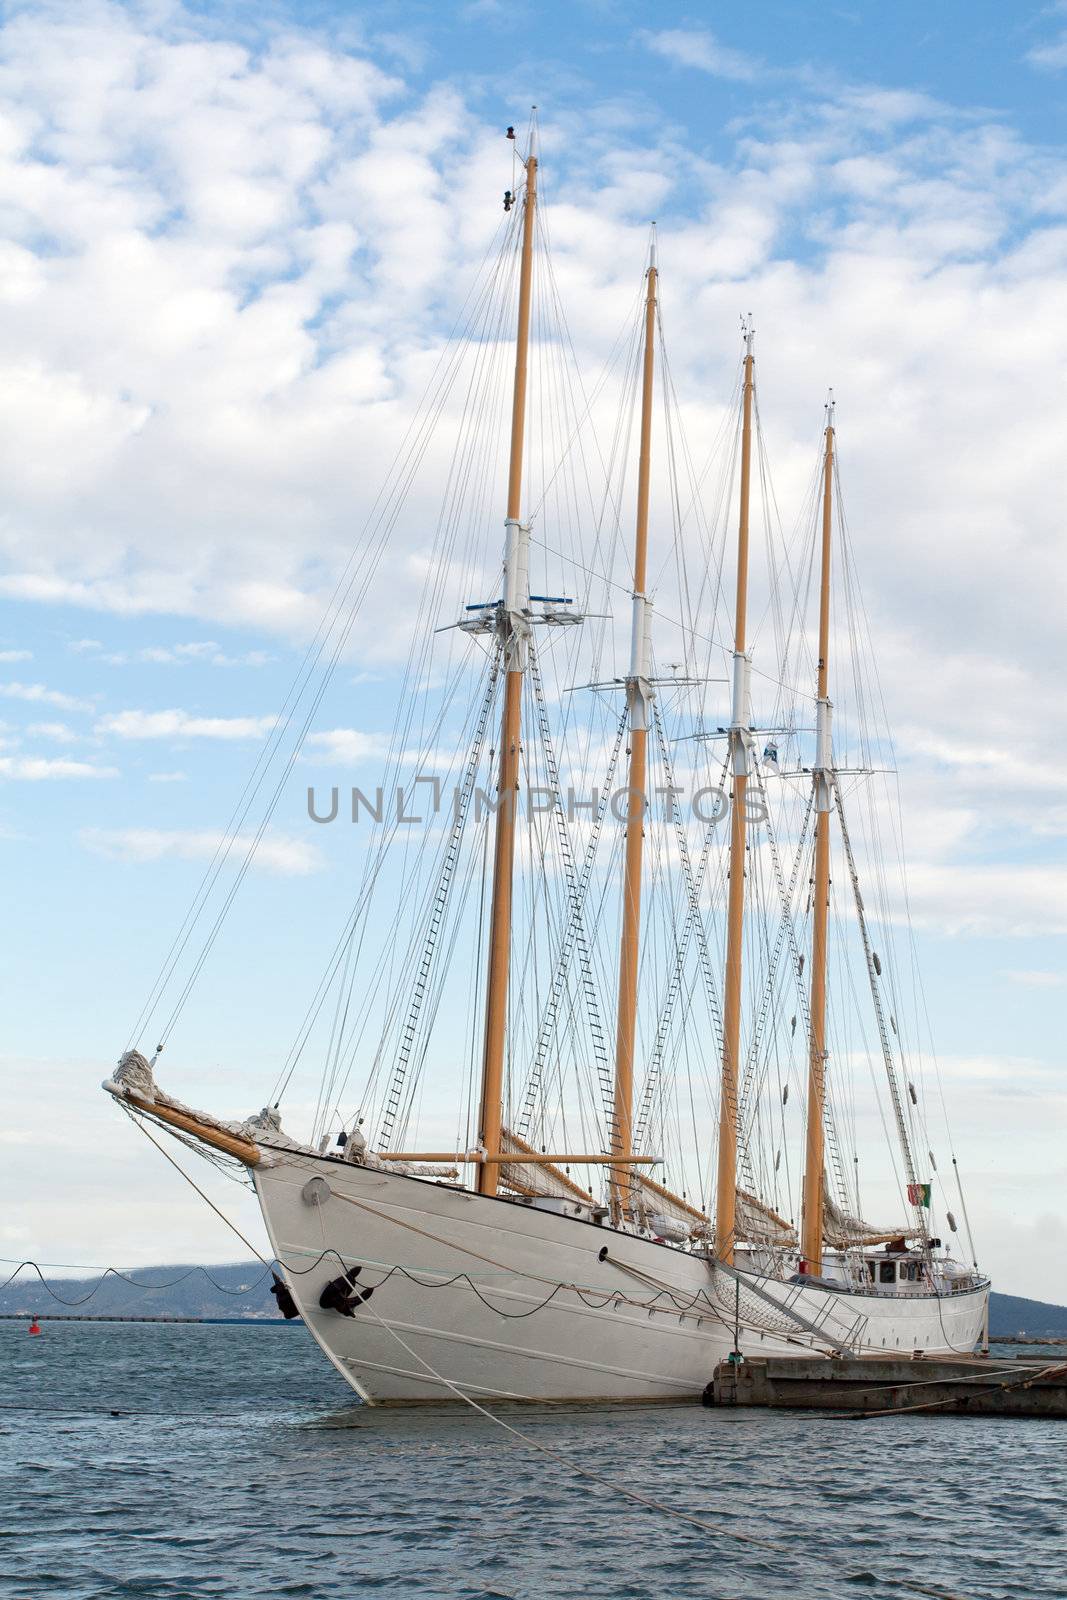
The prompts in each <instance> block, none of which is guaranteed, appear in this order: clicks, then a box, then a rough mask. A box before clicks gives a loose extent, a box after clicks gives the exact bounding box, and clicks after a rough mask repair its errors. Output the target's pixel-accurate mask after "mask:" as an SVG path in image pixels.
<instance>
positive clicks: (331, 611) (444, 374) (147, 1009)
mask: <svg viewBox="0 0 1067 1600" xmlns="http://www.w3.org/2000/svg"><path fill="white" fill-rule="evenodd" d="M499 232H500V230H499V229H498V230H497V236H498V235H499ZM495 237H496V236H495ZM495 237H494V241H493V243H491V244H490V246H489V248H488V249H487V251H486V256H485V257H484V258H483V261H482V264H481V267H480V268H479V276H480V275H481V273H482V271H483V270H484V267H485V262H486V261H487V260H488V259H489V257H490V255H491V254H492V252H493V246H494V244H495ZM477 287H478V280H477V279H476V281H475V284H474V285H472V288H471V290H470V292H469V293H468V295H467V297H466V300H465V301H464V304H463V306H462V307H461V309H460V312H459V314H458V316H457V320H456V323H455V325H454V326H453V329H452V333H450V335H449V336H448V337H449V340H450V339H451V338H452V336H453V335H454V334H455V332H456V329H457V328H458V327H459V326H460V321H461V319H462V316H463V312H464V311H465V310H466V308H467V306H468V305H469V304H470V303H471V300H472V298H473V297H474V296H475V292H476V290H477ZM483 293H484V291H483ZM478 304H479V302H478V301H476V303H475V310H474V311H473V312H472V314H471V319H469V320H468V324H467V328H468V329H469V327H470V326H472V324H473V317H474V315H475V314H476V311H477V306H478ZM459 348H462V347H459ZM457 365H458V357H457V353H456V348H454V347H450V346H449V344H448V342H447V341H446V344H445V348H444V350H443V351H442V354H441V355H440V357H439V358H438V362H437V365H436V367H435V369H434V371H433V373H432V374H431V376H430V378H429V380H428V382H427V385H426V388H425V390H424V392H423V395H422V398H421V399H420V401H419V405H418V407H417V408H416V412H415V416H414V417H413V419H412V422H411V424H410V425H409V427H408V429H407V432H406V433H405V435H404V438H403V440H402V441H401V443H400V444H399V445H398V447H397V450H396V454H395V455H394V458H393V461H392V463H391V464H390V467H389V470H388V472H387V473H386V477H385V480H384V482H383V484H382V486H381V488H380V489H379V491H378V494H377V496H376V498H375V501H374V503H373V505H372V506H371V509H370V511H369V512H368V514H367V518H366V521H365V522H364V526H363V529H362V531H361V534H360V539H359V540H358V541H357V544H356V547H355V549H353V551H352V552H351V554H350V555H349V558H348V560H347V562H346V563H345V566H344V568H343V569H342V571H341V574H340V576H339V577H338V579H337V582H336V584H335V586H334V590H333V594H332V595H331V597H330V600H329V602H328V604H327V607H326V610H325V612H324V613H323V616H322V619H321V620H320V622H319V624H318V626H317V627H316V630H315V633H314V634H313V635H312V638H311V640H310V642H309V644H308V646H307V650H306V651H305V655H304V658H303V661H302V662H301V665H300V666H299V667H298V669H297V671H296V673H295V675H294V677H293V680H292V683H291V685H290V688H289V690H288V692H287V695H286V698H285V701H284V702H283V704H282V707H281V710H280V711H279V713H278V716H277V718H276V719H275V722H274V725H273V727H272V729H271V731H270V733H269V734H268V736H267V739H266V740H265V741H264V744H263V747H262V749H261V750H260V753H259V756H258V757H257V760H256V763H255V766H254V767H253V769H252V772H251V774H250V775H249V778H248V779H247V780H246V783H245V787H244V789H243V790H242V793H241V795H240V797H239V798H238V801H237V804H236V806H235V807H234V810H233V812H232V814H231V817H230V821H229V822H228V824H227V827H226V830H225V832H224V834H223V836H222V837H221V838H220V842H219V845H218V847H217V848H216V851H215V854H214V855H213V857H212V859H211V861H210V862H209V863H208V866H207V867H206V868H205V871H204V875H203V878H202V879H201V882H200V885H199V887H198V889H197V890H196V893H195V894H194V896H193V899H192V901H191V902H190V905H189V908H188V910H187V911H186V914H185V917H184V918H183V921H182V924H181V926H180V927H179V929H178V932H177V934H176V935H175V938H174V941H173V942H172V944H171V947H170V950H169V951H168V953H167V955H166V956H165V958H164V960H163V963H162V965H161V967H160V970H159V973H158V974H157V977H156V980H155V983H154V984H153V986H152V989H151V990H150V992H149V995H148V998H147V999H146V1001H145V1004H144V1006H143V1007H142V1010H141V1013H140V1015H139V1017H138V1019H137V1021H136V1023H135V1025H134V1028H133V1031H132V1033H131V1035H130V1039H129V1041H128V1044H127V1048H129V1046H130V1045H131V1044H133V1043H134V1042H135V1040H136V1039H138V1038H139V1037H140V1034H141V1032H142V1031H143V1029H144V1028H145V1027H147V1025H148V1022H149V1021H150V1020H151V1016H152V1012H153V1011H154V1009H155V1006H156V1005H157V1004H158V1002H159V1000H160V999H161V998H162V993H163V991H164V990H165V988H166V985H167V983H168V982H169V981H170V977H171V975H172V974H173V971H174V968H175V966H176V964H177V961H178V960H179V959H180V957H181V954H182V952H183V951H184V949H185V947H186V945H187V944H188V941H189V939H190V938H191V936H192V932H193V929H194V928H195V926H196V923H197V921H198V920H199V918H200V915H201V914H202V912H203V910H204V907H205V905H206V903H207V899H208V897H209V896H210V893H211V890H212V889H213V887H214V884H215V882H216V881H217V879H218V876H219V873H220V872H221V870H222V867H223V866H224V865H225V862H226V860H227V858H228V856H229V854H230V851H231V850H232V848H233V846H234V844H235V843H236V838H237V832H238V830H239V829H240V827H241V825H242V823H243V822H244V819H245V818H246V817H247V815H248V812H249V810H250V809H251V806H252V803H253V801H254V800H255V797H256V795H257V794H258V792H259V789H260V787H261V786H262V783H263V781H264V779H265V777H266V774H267V770H268V769H269V767H270V765H271V763H272V762H273V760H274V757H275V755H276V754H277V752H278V750H279V749H280V747H281V742H282V740H283V739H284V737H285V734H286V732H287V730H288V728H289V727H290V725H291V723H292V719H293V716H294V715H295V712H296V708H297V706H298V705H299V703H300V699H301V698H302V696H303V694H304V692H305V691H306V689H307V686H308V684H309V683H310V682H311V679H312V676H313V673H314V670H315V668H316V666H317V664H318V662H319V660H320V659H321V656H322V653H323V650H324V649H325V646H326V643H327V641H328V639H329V637H330V634H331V633H332V631H333V629H334V628H335V627H336V625H337V621H338V619H339V618H340V616H341V614H342V607H343V605H344V603H345V601H346V600H347V598H348V596H349V595H350V594H351V592H352V587H353V585H354V583H355V581H356V580H355V575H354V574H353V576H352V577H351V578H349V574H350V573H352V572H353V569H354V568H355V567H356V564H357V562H358V560H359V556H360V553H361V548H362V542H363V541H364V539H369V538H370V535H371V531H372V530H373V529H374V528H378V529H380V528H381V525H382V520H383V518H387V517H388V515H389V505H390V497H391V496H392V495H394V494H395V493H396V492H397V487H396V485H397V483H398V482H399V483H402V482H403V475H404V472H405V471H406V469H407V463H408V462H409V461H410V459H411V456H412V453H413V452H414V451H416V450H417V449H418V440H419V434H420V428H421V431H422V432H426V431H427V418H426V417H423V412H424V411H426V412H427V413H428V417H429V419H431V421H430V424H429V427H430V431H432V427H433V426H434V425H435V423H434V422H433V421H432V419H433V417H434V411H435V408H436V411H437V414H438V415H439V414H440V411H441V409H442V408H443V404H444V399H445V398H447V394H448V392H449V391H450V389H451V386H452V382H453V381H454V372H453V374H452V375H451V376H450V375H449V367H450V366H452V367H453V368H456V367H457ZM435 386H437V388H438V398H437V399H436V400H435V399H434V394H433V392H434V389H435ZM420 418H422V421H421V423H420ZM406 492H407V491H406V490H404V491H403V493H404V494H405V495H406ZM402 498H403V496H402ZM379 507H381V508H382V509H380V510H379V509H378V508H379ZM376 511H377V517H375V513H376ZM357 570H358V569H357ZM346 578H348V583H347V586H346V583H345V580H346ZM316 644H317V648H316ZM261 766H262V771H260V768H261ZM257 774H258V776H257ZM246 796H247V800H246ZM242 805H243V809H242ZM220 852H221V858H220Z"/></svg>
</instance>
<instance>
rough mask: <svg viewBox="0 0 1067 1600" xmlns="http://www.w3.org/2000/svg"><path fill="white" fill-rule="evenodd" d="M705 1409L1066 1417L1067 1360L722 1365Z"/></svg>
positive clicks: (887, 1359) (780, 1359)
mask: <svg viewBox="0 0 1067 1600" xmlns="http://www.w3.org/2000/svg"><path fill="white" fill-rule="evenodd" d="M704 1404H705V1405H707V1406H770V1407H780V1408H782V1409H786V1410H811V1411H847V1412H849V1413H851V1414H852V1415H855V1416H863V1417H875V1416H885V1415H887V1414H889V1413H891V1412H901V1413H902V1412H923V1411H927V1412H931V1411H956V1412H961V1411H962V1412H972V1413H974V1414H976V1415H981V1416H998V1417H1067V1359H1065V1360H1062V1361H1054V1362H1049V1361H1039V1360H1035V1359H1034V1358H1032V1357H1026V1358H1025V1359H1023V1358H1018V1357H1015V1358H1012V1357H1009V1358H1007V1359H1006V1360H1005V1359H1000V1360H997V1359H995V1358H990V1357H987V1356H963V1357H957V1358H951V1359H950V1358H942V1357H915V1358H912V1359H908V1358H906V1357H898V1356H884V1357H883V1356H872V1357H856V1358H850V1357H832V1358H826V1357H793V1356H755V1357H753V1358H752V1359H751V1360H749V1359H746V1360H742V1361H729V1360H728V1361H720V1363H719V1365H718V1366H717V1367H716V1369H715V1375H714V1377H713V1378H712V1380H711V1382H710V1383H709V1384H708V1386H707V1388H706V1389H705V1391H704Z"/></svg>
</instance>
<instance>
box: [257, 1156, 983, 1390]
mask: <svg viewBox="0 0 1067 1600" xmlns="http://www.w3.org/2000/svg"><path fill="white" fill-rule="evenodd" d="M311 1178H319V1179H322V1180H325V1183H326V1184H328V1186H329V1188H328V1191H327V1190H325V1189H322V1187H321V1185H316V1186H315V1187H316V1188H318V1189H319V1191H320V1195H321V1197H322V1200H323V1203H321V1204H316V1203H314V1201H311V1202H309V1200H308V1199H305V1198H304V1194H303V1191H304V1188H305V1186H306V1185H307V1183H308V1180H309V1179H311ZM255 1182H256V1189H257V1192H258V1194H259V1199H260V1204H261V1206H262V1209H263V1215H264V1218H265V1221H266V1224H267V1229H268V1232H269V1234H270V1238H271V1244H272V1247H273V1249H274V1252H275V1254H276V1256H277V1257H278V1260H279V1261H280V1262H281V1263H282V1265H283V1267H284V1269H285V1276H286V1280H287V1282H288V1284H289V1287H290V1289H291V1291H292V1294H293V1296H294V1299H295V1300H296V1303H297V1305H298V1307H299V1309H300V1313H301V1315H302V1317H303V1319H304V1321H305V1322H306V1323H307V1326H308V1328H309V1329H310V1331H311V1333H312V1335H313V1337H314V1338H315V1339H316V1341H317V1342H318V1344H319V1345H320V1346H321V1347H322V1349H323V1350H324V1351H325V1353H326V1355H327V1356H329V1358H330V1360H331V1361H332V1362H333V1364H334V1366H335V1367H336V1368H337V1370H338V1371H339V1372H340V1373H341V1374H342V1375H343V1376H344V1377H345V1378H346V1379H347V1381H348V1382H349V1383H350V1384H351V1385H352V1387H353V1388H354V1389H355V1390H356V1391H357V1392H358V1393H359V1394H360V1395H361V1396H362V1397H363V1399H365V1400H367V1401H369V1402H371V1403H373V1404H387V1403H394V1404H395V1403H403V1402H416V1401H422V1402H425V1401H441V1400H448V1399H454V1398H457V1395H456V1393H455V1390H453V1389H450V1388H449V1386H448V1385H449V1384H453V1385H455V1388H456V1389H458V1390H459V1391H461V1392H462V1393H463V1394H469V1395H473V1396H477V1397H480V1398H483V1399H484V1398H486V1397H491V1398H495V1399H501V1398H506V1399H512V1400H538V1401H547V1400H555V1401H583V1400H584V1401H589V1400H645V1401H649V1400H678V1399H687V1398H691V1397H693V1396H696V1395H699V1394H700V1393H701V1392H702V1391H703V1389H704V1386H705V1385H706V1384H707V1383H708V1382H709V1381H710V1379H711V1376H712V1373H713V1371H714V1369H715V1366H716V1363H717V1362H719V1361H720V1360H722V1359H723V1358H724V1357H725V1356H727V1355H728V1354H729V1353H730V1351H731V1350H732V1349H733V1348H734V1336H735V1318H736V1317H737V1314H738V1312H740V1320H741V1326H740V1338H739V1346H740V1349H741V1350H742V1352H744V1353H746V1354H749V1355H758V1354H764V1355H770V1354H781V1355H789V1354H792V1355H800V1354H809V1353H811V1352H812V1351H818V1352H822V1353H830V1351H831V1349H832V1346H833V1342H834V1341H836V1342H838V1343H839V1344H843V1345H847V1346H849V1348H850V1349H852V1350H853V1351H854V1352H855V1353H864V1352H867V1353H875V1352H877V1353H879V1354H880V1353H882V1352H884V1351H887V1350H888V1351H893V1352H897V1351H906V1352H908V1353H910V1352H911V1351H913V1350H922V1351H926V1352H930V1353H934V1352H937V1353H946V1352H963V1351H968V1350H970V1349H972V1348H973V1346H974V1344H975V1342H976V1341H977V1339H978V1338H979V1336H980V1334H981V1330H982V1323H983V1318H984V1313H985V1303H986V1298H987V1292H988V1291H987V1289H985V1288H984V1287H983V1288H979V1289H975V1290H972V1291H970V1292H965V1293H957V1294H953V1295H951V1296H947V1297H941V1298H937V1297H934V1296H931V1295H928V1294H927V1295H916V1296H914V1297H912V1298H905V1297H897V1296H879V1295H877V1294H873V1293H872V1294H869V1295H868V1294H853V1293H843V1292H838V1293H835V1292H833V1291H832V1290H824V1289H820V1288H817V1287H814V1286H812V1287H797V1286H795V1285H789V1284H785V1283H782V1282H780V1281H778V1280H776V1279H773V1278H757V1277H755V1276H754V1275H748V1274H745V1275H743V1277H742V1279H741V1280H740V1284H739V1280H738V1279H736V1278H734V1277H730V1276H728V1275H727V1274H725V1273H724V1272H722V1271H721V1270H717V1269H716V1268H714V1267H713V1266H712V1265H711V1264H710V1263H709V1262H708V1261H707V1260H706V1259H705V1258H704V1257H701V1256H696V1255H691V1254H688V1253H686V1252H684V1251H681V1250H678V1249H674V1248H672V1247H670V1246H667V1245H661V1244H655V1243H653V1242H652V1241H651V1240H648V1239H641V1238H636V1237H634V1236H633V1235H630V1234H625V1233H619V1232H616V1231H615V1230H613V1229H610V1228H604V1227H598V1226H596V1225H595V1224H593V1223H589V1222H584V1221H582V1220H579V1219H577V1218H574V1217H567V1216H561V1215H558V1214H556V1213H553V1212H548V1211H544V1210H541V1209H538V1208H535V1207H531V1206H526V1205H522V1204H517V1203H514V1202H512V1201H509V1200H506V1199H499V1198H489V1197H487V1196H483V1195H477V1194H472V1193H469V1192H467V1191H464V1190H460V1189H456V1188H452V1187H449V1186H444V1185H440V1184H435V1183H432V1182H427V1181H425V1180H422V1179H418V1178H410V1177H403V1176H400V1175H399V1174H393V1173H390V1172H383V1171H381V1170H379V1169H377V1168H371V1167H361V1166H356V1165H352V1164H348V1163H342V1162H339V1161H335V1160H329V1159H323V1158H317V1157H314V1156H310V1155H308V1156H304V1155H302V1154H298V1153H295V1152H292V1153H291V1152H288V1151H287V1152H285V1153H282V1152H278V1153H277V1154H275V1153H274V1152H271V1162H270V1164H269V1165H267V1164H264V1165H261V1166H259V1167H258V1168H256V1170H255ZM605 1247H606V1249H607V1255H606V1258H605V1259H604V1260H601V1259H600V1254H601V1252H602V1251H603V1250H604V1249H605ZM357 1265H358V1266H361V1267H362V1271H361V1273H360V1275H359V1279H358V1285H357V1287H359V1288H364V1287H367V1288H369V1287H371V1286H376V1292H375V1294H374V1295H373V1296H372V1297H371V1298H370V1299H369V1300H368V1302H367V1304H366V1305H365V1306H364V1307H361V1308H359V1309H358V1310H357V1311H356V1314H355V1316H354V1317H346V1316H342V1315H340V1314H339V1313H338V1312H336V1311H323V1310H321V1309H320V1307H319V1295H320V1293H321V1292H322V1289H323V1287H324V1285H325V1284H326V1283H327V1282H328V1281H329V1280H330V1279H332V1278H336V1277H338V1276H339V1274H340V1273H341V1271H342V1270H343V1268H346V1267H351V1266H357ZM767 1296H770V1297H771V1298H772V1299H773V1300H774V1301H776V1302H778V1303H779V1304H780V1305H781V1306H782V1307H783V1308H784V1307H788V1308H789V1311H788V1312H787V1311H786V1310H784V1309H783V1310H776V1309H775V1308H774V1307H773V1306H772V1305H771V1304H769V1303H768V1300H767ZM789 1312H791V1313H792V1315H790V1314H789ZM797 1318H799V1319H802V1321H803V1322H804V1323H807V1324H809V1325H818V1328H819V1329H820V1330H821V1335H822V1336H821V1337H820V1335H819V1334H818V1333H816V1332H814V1331H812V1330H811V1327H810V1326H809V1328H808V1329H805V1328H804V1327H803V1326H802V1325H801V1322H799V1321H797V1320H795V1319H797ZM443 1380H448V1381H447V1383H446V1382H445V1381H443Z"/></svg>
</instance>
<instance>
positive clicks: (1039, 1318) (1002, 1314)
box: [989, 1293, 1067, 1339]
mask: <svg viewBox="0 0 1067 1600" xmlns="http://www.w3.org/2000/svg"><path fill="white" fill-rule="evenodd" d="M989 1332H990V1335H991V1336H992V1338H994V1339H996V1338H1004V1337H1007V1336H1008V1335H1010V1334H1016V1333H1025V1334H1030V1335H1033V1334H1048V1335H1049V1336H1050V1337H1051V1338H1056V1339H1059V1338H1063V1337H1065V1336H1067V1306H1050V1305H1048V1304H1047V1303H1046V1302H1045V1301H1044V1300H1023V1299H1022V1298H1021V1297H1020V1296H1019V1295H1017V1294H996V1293H993V1294H991V1295H990V1296H989Z"/></svg>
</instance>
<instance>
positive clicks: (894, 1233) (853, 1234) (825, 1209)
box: [822, 1186, 914, 1250]
mask: <svg viewBox="0 0 1067 1600" xmlns="http://www.w3.org/2000/svg"><path fill="white" fill-rule="evenodd" d="M912 1233H914V1229H909V1228H907V1227H903V1226H902V1227H899V1228H877V1227H875V1226H874V1224H873V1223H870V1222H864V1221H863V1220H862V1219H861V1218H859V1217H850V1216H849V1214H848V1212H847V1211H844V1210H842V1208H841V1207H840V1206H839V1205H837V1204H835V1202H834V1201H833V1200H831V1198H830V1196H829V1195H828V1194H827V1192H826V1188H825V1186H824V1187H823V1201H822V1236H823V1239H824V1241H825V1242H826V1244H828V1245H830V1246H831V1248H832V1249H834V1250H847V1249H849V1248H850V1247H851V1246H853V1245H857V1244H891V1243H892V1242H893V1240H894V1239H905V1238H908V1237H909V1236H910V1235H911V1234H912Z"/></svg>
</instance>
